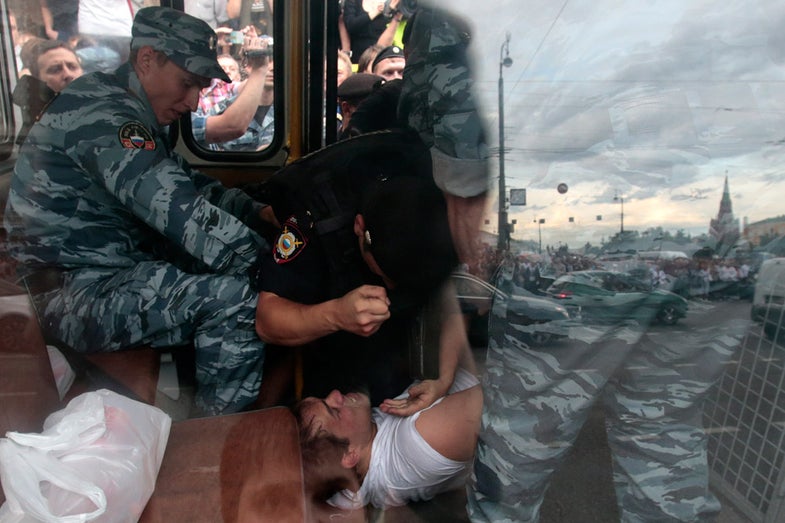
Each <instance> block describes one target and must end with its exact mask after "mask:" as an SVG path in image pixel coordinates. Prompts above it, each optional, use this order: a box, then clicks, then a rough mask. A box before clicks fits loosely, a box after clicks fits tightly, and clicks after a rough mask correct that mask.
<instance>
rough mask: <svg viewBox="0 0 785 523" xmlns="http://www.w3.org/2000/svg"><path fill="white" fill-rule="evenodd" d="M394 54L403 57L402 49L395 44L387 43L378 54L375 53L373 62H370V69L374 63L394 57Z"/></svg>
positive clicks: (373, 67) (374, 65)
mask: <svg viewBox="0 0 785 523" xmlns="http://www.w3.org/2000/svg"><path fill="white" fill-rule="evenodd" d="M396 56H399V57H401V58H403V57H404V56H403V49H401V48H400V47H398V46H397V45H388V46H387V47H385V48H384V49H382V50H381V51H379V54H377V55H376V58H374V59H373V64H371V69H372V70H373V69H375V68H376V64H378V63H379V62H381V61H382V60H387V59H388V58H395V57H396Z"/></svg>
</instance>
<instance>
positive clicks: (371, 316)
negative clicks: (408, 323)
mask: <svg viewBox="0 0 785 523" xmlns="http://www.w3.org/2000/svg"><path fill="white" fill-rule="evenodd" d="M338 301H339V307H338V323H339V326H340V328H341V330H345V331H349V332H351V333H353V334H357V335H358V336H370V335H371V334H373V333H374V332H376V331H377V330H379V327H381V326H382V323H384V322H385V320H387V319H388V318H389V317H390V299H389V298H388V297H387V290H386V289H385V288H384V287H379V286H377V285H363V286H362V287H358V288H356V289H354V290H353V291H351V292H349V293H347V294H345V295H344V296H343V297H342V298H340V299H339V300H338Z"/></svg>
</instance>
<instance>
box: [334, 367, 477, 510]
mask: <svg viewBox="0 0 785 523" xmlns="http://www.w3.org/2000/svg"><path fill="white" fill-rule="evenodd" d="M477 384H479V381H478V380H477V377H476V376H474V375H472V374H471V373H469V372H467V371H465V370H463V369H458V372H456V374H455V380H454V381H453V384H452V387H450V390H449V391H448V394H452V393H455V392H460V391H462V390H466V389H468V388H470V387H473V386H475V385H477ZM406 396H407V393H403V394H401V395H400V396H398V397H399V398H402V397H406ZM442 399H444V398H440V399H438V400H437V401H435V402H434V403H433V405H437V404H438V403H439V402H441V401H442ZM433 405H431V406H430V407H428V408H431V407H433ZM425 410H427V409H423V410H421V411H420V412H417V413H415V414H413V415H412V416H408V417H405V418H402V417H400V416H394V415H392V414H385V413H384V412H382V411H381V410H379V409H378V408H374V409H373V414H372V416H373V420H374V422H376V426H377V432H376V438H375V439H374V440H373V445H372V447H371V462H370V464H369V465H368V473H367V474H366V476H365V479H364V480H363V483H362V485H361V486H360V490H359V491H358V492H353V491H351V490H344V491H342V492H339V493H337V494H335V495H334V496H333V497H332V498H330V500H329V503H330V504H331V505H333V506H336V507H339V508H343V509H357V508H360V507H364V506H365V505H367V504H368V503H371V504H372V505H373V506H375V507H377V508H382V509H384V508H387V507H396V506H399V505H405V504H407V503H409V502H411V501H420V500H429V499H431V498H433V497H434V496H435V495H436V494H439V493H441V492H446V491H448V490H452V489H455V488H460V487H462V486H463V485H464V483H465V481H466V477H467V476H468V474H469V471H470V470H471V464H472V462H471V460H470V461H455V460H452V459H448V458H445V457H444V456H442V455H441V454H439V453H438V452H436V451H435V450H434V449H433V448H432V447H431V446H430V445H428V443H426V441H425V440H424V439H423V437H422V436H421V435H420V433H419V432H417V428H416V427H415V425H414V423H415V421H417V418H418V417H419V416H420V414H421V413H422V412H424V411H425Z"/></svg>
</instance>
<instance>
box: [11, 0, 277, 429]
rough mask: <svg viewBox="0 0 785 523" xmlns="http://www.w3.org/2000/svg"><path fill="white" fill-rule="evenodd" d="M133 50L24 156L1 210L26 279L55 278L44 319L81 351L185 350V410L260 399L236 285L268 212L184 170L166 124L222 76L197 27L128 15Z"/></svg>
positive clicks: (246, 300) (250, 322)
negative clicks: (189, 360) (188, 369)
mask: <svg viewBox="0 0 785 523" xmlns="http://www.w3.org/2000/svg"><path fill="white" fill-rule="evenodd" d="M132 35H133V40H132V42H131V56H130V58H129V61H128V63H126V64H124V65H122V66H121V67H120V68H118V69H117V71H115V72H114V73H113V74H104V73H93V74H89V75H86V76H82V77H81V78H79V79H78V80H77V81H75V82H73V83H72V84H71V86H69V88H67V89H66V90H64V91H63V92H62V93H61V94H60V95H59V96H58V97H57V98H56V99H55V100H54V101H53V102H52V104H51V105H50V106H49V108H48V109H47V110H46V112H45V113H44V114H43V116H42V117H41V119H40V122H38V123H37V124H36V125H35V126H34V127H33V128H32V130H31V132H30V135H29V138H28V140H27V142H26V143H25V144H24V146H23V147H22V148H21V150H20V155H19V159H18V160H17V163H16V169H15V172H14V176H13V181H12V186H11V190H10V194H9V199H8V205H7V209H6V214H5V218H6V220H5V223H6V228H7V229H8V233H9V238H10V242H11V244H12V248H13V250H14V255H15V257H16V258H17V259H18V261H19V262H21V264H22V265H23V267H24V269H23V270H24V271H25V272H26V273H28V277H29V278H33V279H34V278H35V277H36V275H39V274H41V273H43V272H44V271H48V272H49V274H51V272H52V271H54V272H55V273H56V274H57V276H58V277H59V285H58V288H57V289H55V290H53V291H50V292H48V293H47V295H46V299H45V300H43V302H44V303H45V306H44V308H43V310H41V311H39V312H40V314H41V315H42V323H43V324H44V325H43V327H44V329H45V330H47V331H48V334H50V335H51V336H54V337H56V338H57V339H59V340H61V341H62V342H64V343H65V344H67V345H70V346H71V347H73V348H74V349H76V350H78V351H82V352H89V351H116V350H121V349H128V348H133V347H137V346H140V345H143V344H149V345H152V346H154V347H164V346H174V345H183V344H188V343H193V345H194V347H195V358H196V379H197V391H196V406H197V408H199V409H200V411H202V412H204V413H208V414H221V413H228V412H234V411H238V410H241V409H243V408H244V407H246V406H248V405H249V404H250V403H252V402H253V401H255V399H256V397H257V395H258V392H259V387H260V383H261V376H262V365H263V361H264V343H263V342H262V341H260V340H259V339H258V337H257V336H256V333H255V330H254V313H255V309H256V301H257V295H256V293H255V292H253V291H251V290H250V288H249V285H248V278H247V275H246V272H247V269H248V267H249V266H250V265H251V264H252V263H253V261H254V259H255V258H256V253H257V251H258V250H259V249H260V248H264V245H265V242H264V240H263V239H262V238H261V237H260V236H259V235H258V234H257V233H256V232H255V230H258V228H260V227H261V226H262V223H263V217H264V216H265V213H266V212H267V211H269V209H266V208H265V207H264V206H263V205H262V204H259V203H257V202H255V201H253V200H252V199H251V198H250V197H248V196H247V195H245V194H244V193H243V192H241V191H239V190H228V189H226V188H225V187H223V186H222V185H221V184H220V183H218V182H217V181H215V180H213V179H211V178H209V177H207V176H205V175H203V174H201V173H199V172H197V171H194V170H192V169H191V168H190V167H189V166H188V164H187V163H186V162H185V161H184V160H183V159H182V158H181V157H180V156H179V155H177V154H176V153H174V152H173V150H172V144H171V143H170V142H169V140H168V133H167V130H168V127H167V126H168V125H170V124H172V123H174V122H175V121H176V120H178V119H179V118H180V117H181V116H182V115H187V114H189V113H190V112H191V111H194V110H195V109H196V106H197V102H198V98H199V91H200V90H201V89H202V88H203V87H205V86H207V85H208V84H209V83H210V79H211V78H221V79H223V80H225V81H228V80H229V79H228V78H227V77H226V73H224V71H223V69H222V68H221V67H220V65H219V64H218V62H217V60H216V50H215V42H216V36H215V33H214V32H213V30H212V29H211V28H210V27H209V26H208V25H207V24H205V23H204V22H203V21H201V20H198V19H196V18H193V17H191V16H188V15H185V14H183V13H181V12H179V11H176V10H174V9H170V8H165V7H148V8H144V9H141V10H139V11H138V13H137V15H136V17H135V19H134V24H133V32H132Z"/></svg>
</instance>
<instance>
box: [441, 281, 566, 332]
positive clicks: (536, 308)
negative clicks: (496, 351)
mask: <svg viewBox="0 0 785 523" xmlns="http://www.w3.org/2000/svg"><path fill="white" fill-rule="evenodd" d="M452 281H453V284H454V285H455V291H456V294H457V296H458V299H459V301H460V303H461V307H462V309H463V311H464V314H466V315H467V316H468V320H469V338H470V341H471V342H472V345H473V346H475V347H483V346H487V343H488V322H489V321H490V314H489V311H490V309H491V306H492V305H493V301H494V300H503V301H504V302H505V304H506V311H507V317H506V319H507V322H508V324H509V326H510V327H511V328H512V329H514V330H515V331H518V332H519V333H520V335H521V338H522V339H523V340H524V341H526V342H527V343H530V344H532V345H542V344H545V343H547V342H548V341H550V340H551V339H553V338H554V337H562V336H566V335H567V329H568V328H569V326H570V325H572V324H573V323H574V322H572V321H571V320H570V316H569V314H568V312H567V310H566V309H565V308H564V307H562V306H561V305H559V304H557V303H554V302H553V301H552V300H550V299H548V298H542V297H538V296H535V295H533V294H531V293H529V292H528V291H526V290H524V289H522V288H520V287H513V286H511V289H510V291H511V292H504V291H502V290H501V289H499V288H498V287H495V286H493V285H491V284H489V283H487V282H485V281H483V280H481V279H479V278H477V277H475V276H473V275H471V274H468V273H464V272H456V273H453V275H452Z"/></svg>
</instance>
